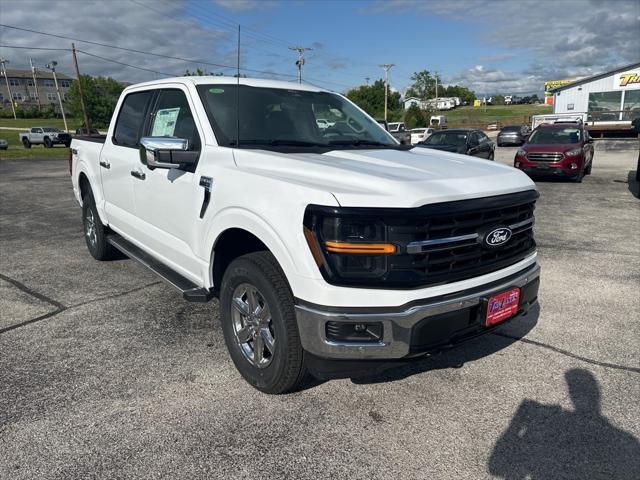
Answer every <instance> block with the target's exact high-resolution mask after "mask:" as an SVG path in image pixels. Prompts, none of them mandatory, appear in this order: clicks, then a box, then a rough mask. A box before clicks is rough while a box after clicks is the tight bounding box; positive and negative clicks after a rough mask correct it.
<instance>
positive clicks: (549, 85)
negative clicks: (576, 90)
mask: <svg viewBox="0 0 640 480" xmlns="http://www.w3.org/2000/svg"><path fill="white" fill-rule="evenodd" d="M573 81H574V80H573V79H567V80H549V81H548V82H544V94H545V95H552V93H551V90H553V89H554V88H558V87H559V86H561V85H566V84H567V83H571V82H573Z"/></svg>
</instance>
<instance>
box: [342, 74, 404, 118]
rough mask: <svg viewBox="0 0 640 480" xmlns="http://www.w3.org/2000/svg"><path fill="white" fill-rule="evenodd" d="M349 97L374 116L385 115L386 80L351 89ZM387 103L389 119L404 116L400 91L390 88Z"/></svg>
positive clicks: (380, 116) (381, 116)
mask: <svg viewBox="0 0 640 480" xmlns="http://www.w3.org/2000/svg"><path fill="white" fill-rule="evenodd" d="M347 98H348V99H349V100H351V101H352V102H353V103H355V104H356V105H358V106H359V107H360V108H361V109H363V110H364V111H365V112H367V113H368V114H369V115H371V116H372V117H374V118H383V117H384V80H376V81H375V82H374V83H373V85H361V86H360V87H358V88H354V89H353V90H349V92H347ZM387 105H388V110H389V114H388V118H389V120H392V119H395V118H400V117H402V102H401V101H400V93H399V92H392V91H391V89H389V98H388V101H387Z"/></svg>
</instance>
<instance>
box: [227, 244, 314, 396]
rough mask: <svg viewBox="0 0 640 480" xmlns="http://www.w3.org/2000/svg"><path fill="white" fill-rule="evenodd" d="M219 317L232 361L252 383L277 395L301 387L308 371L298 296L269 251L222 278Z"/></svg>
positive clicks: (238, 263) (229, 270)
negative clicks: (295, 301) (297, 309)
mask: <svg viewBox="0 0 640 480" xmlns="http://www.w3.org/2000/svg"><path fill="white" fill-rule="evenodd" d="M220 317H221V321H222V331H223V332H224V339H225V342H226V344H227V348H228V350H229V354H230V355H231V359H232V360H233V363H234V364H235V366H236V368H237V369H238V371H239V372H240V374H241V375H242V376H243V377H244V379H245V380H246V381H247V382H249V383H250V384H251V385H252V386H253V387H255V388H256V389H258V390H260V391H262V392H265V393H272V394H281V393H287V392H290V391H292V390H295V389H296V388H297V387H298V386H299V385H300V383H301V382H302V380H303V378H304V375H305V372H306V368H305V362H304V351H303V350H302V345H301V343H300V336H299V334H298V325H297V322H296V315H295V310H294V305H293V295H292V293H291V289H290V288H289V284H288V283H287V280H286V277H285V275H284V273H283V272H282V269H281V268H280V266H279V265H278V262H277V261H276V259H275V257H274V256H273V255H272V254H271V253H270V252H254V253H250V254H247V255H243V256H241V257H239V258H237V259H236V260H234V261H233V262H231V264H230V265H229V267H228V268H227V269H226V271H225V273H224V277H223V279H222V287H221V289H220Z"/></svg>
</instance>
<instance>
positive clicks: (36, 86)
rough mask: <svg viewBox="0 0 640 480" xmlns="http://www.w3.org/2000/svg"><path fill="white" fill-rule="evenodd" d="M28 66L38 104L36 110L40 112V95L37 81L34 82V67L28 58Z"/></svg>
mask: <svg viewBox="0 0 640 480" xmlns="http://www.w3.org/2000/svg"><path fill="white" fill-rule="evenodd" d="M29 64H30V65H31V75H32V76H33V87H34V88H35V89H36V102H38V110H42V105H40V94H39V93H38V81H37V80H36V67H34V66H33V60H31V57H29Z"/></svg>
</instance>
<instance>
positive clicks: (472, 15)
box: [376, 0, 640, 93]
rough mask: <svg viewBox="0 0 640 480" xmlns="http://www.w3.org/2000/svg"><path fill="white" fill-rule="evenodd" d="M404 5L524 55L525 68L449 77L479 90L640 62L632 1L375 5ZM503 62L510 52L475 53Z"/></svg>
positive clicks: (382, 7)
mask: <svg viewBox="0 0 640 480" xmlns="http://www.w3.org/2000/svg"><path fill="white" fill-rule="evenodd" d="M407 9H412V10H413V11H418V12H421V13H422V14H424V15H437V16H441V17H443V18H449V19H453V20H455V21H458V22H461V24H462V25H464V23H468V24H474V25H476V27H479V29H480V31H481V32H483V33H480V35H479V38H478V41H480V42H485V43H486V44H487V46H488V47H490V46H497V47H499V48H500V49H501V50H507V51H508V50H511V51H512V52H513V53H514V54H516V53H517V55H519V56H522V57H523V58H525V59H526V61H527V64H528V67H526V68H524V69H522V71H520V72H505V71H503V70H499V69H493V70H492V69H488V68H486V66H485V67H484V69H481V70H477V69H473V68H472V69H470V70H468V71H463V72H460V73H457V74H455V75H453V76H452V77H451V78H452V79H459V80H462V79H463V78H466V79H467V82H470V83H465V85H469V86H470V85H476V86H477V87H478V88H481V89H482V90H480V91H481V92H482V93H494V92H502V91H506V90H514V93H515V90H517V91H523V92H539V91H540V90H541V89H542V83H543V82H544V81H545V80H556V79H562V78H575V77H578V76H586V75H591V74H595V73H598V72H603V71H607V70H609V69H611V68H615V67H618V66H621V65H625V64H628V63H633V62H636V61H639V60H640V50H639V49H638V38H640V2H639V1H638V0H616V1H598V0H563V1H556V2H541V1H539V0H513V1H504V0H503V1H497V0H457V1H455V2H414V1H412V0H391V1H384V2H382V1H381V2H379V3H378V4H377V8H376V11H378V12H382V11H384V12H386V13H387V14H390V13H393V12H394V11H398V12H405V11H407ZM508 53H509V52H507V53H505V54H504V55H508ZM492 57H494V58H492ZM504 60H509V58H506V57H505V58H501V56H500V55H496V56H492V55H487V56H486V57H481V58H478V61H480V62H491V63H497V64H498V65H499V64H500V62H501V61H504ZM501 77H503V78H501ZM485 88H487V89H488V90H484V89H485Z"/></svg>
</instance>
